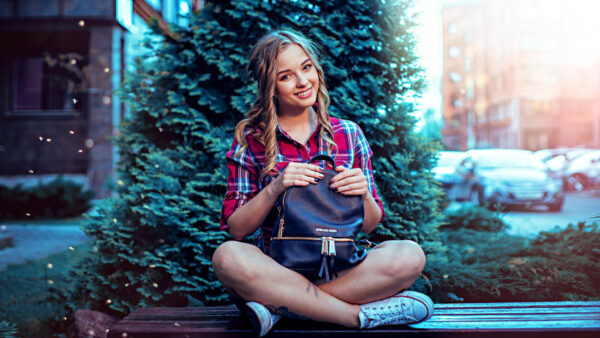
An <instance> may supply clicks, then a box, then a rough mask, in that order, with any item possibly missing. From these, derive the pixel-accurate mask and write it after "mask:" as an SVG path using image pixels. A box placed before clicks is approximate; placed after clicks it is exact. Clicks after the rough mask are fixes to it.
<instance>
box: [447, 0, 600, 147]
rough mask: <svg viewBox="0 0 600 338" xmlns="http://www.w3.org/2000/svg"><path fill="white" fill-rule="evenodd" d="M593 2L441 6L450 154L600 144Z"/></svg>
mask: <svg viewBox="0 0 600 338" xmlns="http://www.w3.org/2000/svg"><path fill="white" fill-rule="evenodd" d="M590 3H591V2H589V1H587V2H586V1H579V0H575V1H568V0H471V1H468V0H466V1H461V2H457V3H452V4H449V5H446V6H444V8H443V9H442V22H443V48H444V55H443V80H442V91H443V108H442V109H443V117H444V128H443V131H442V133H443V137H444V141H445V143H446V145H447V147H448V148H450V149H454V150H466V149H471V148H489V147H498V148H522V149H530V150H537V149H542V148H552V147H559V146H588V147H599V148H600V96H598V93H599V92H600V48H598V47H597V46H595V45H594V44H593V43H591V41H594V35H597V32H598V31H600V24H599V23H598V21H597V20H595V19H594V18H593V13H594V11H591V10H590V9H589V8H587V7H586V5H589V4H590Z"/></svg>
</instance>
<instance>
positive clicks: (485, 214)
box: [440, 206, 508, 232]
mask: <svg viewBox="0 0 600 338" xmlns="http://www.w3.org/2000/svg"><path fill="white" fill-rule="evenodd" d="M444 215H445V222H444V223H443V224H442V225H441V226H440V229H454V230H457V229H473V230H479V231H488V232H498V231H502V230H506V229H507V228H508V227H507V226H506V224H505V223H504V221H503V220H502V218H501V215H500V214H499V213H498V212H495V211H490V210H488V209H487V208H482V207H479V206H462V207H460V208H458V209H455V210H451V211H447V212H445V213H444Z"/></svg>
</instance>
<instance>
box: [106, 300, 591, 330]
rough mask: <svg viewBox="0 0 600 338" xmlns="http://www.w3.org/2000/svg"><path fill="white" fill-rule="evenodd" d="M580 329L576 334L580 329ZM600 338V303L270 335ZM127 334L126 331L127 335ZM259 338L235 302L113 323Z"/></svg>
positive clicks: (459, 307)
mask: <svg viewBox="0 0 600 338" xmlns="http://www.w3.org/2000/svg"><path fill="white" fill-rule="evenodd" d="M574 331H575V332H574ZM568 332H574V333H573V335H574V337H577V338H580V337H590V338H591V337H596V338H597V337H600V302H540V303H471V304H436V306H435V314H434V315H433V317H432V318H431V319H430V320H428V321H426V322H423V323H420V324H416V325H412V326H411V327H407V326H387V327H381V328H376V329H371V330H357V329H349V328H345V327H341V326H338V325H333V324H325V323H317V322H307V321H296V320H286V319H283V320H281V321H280V322H279V323H277V324H276V325H275V327H274V328H273V330H272V331H271V332H270V333H269V335H267V337H312V336H320V337H357V336H369V337H373V336H377V337H407V336H417V337H479V336H483V335H485V336H493V337H526V338H534V337H557V336H560V337H563V336H566V335H568V334H569V333H568ZM124 333H125V334H124ZM252 336H256V335H255V334H254V333H253V331H252V330H251V328H250V325H249V323H248V322H247V320H246V319H245V318H243V317H242V316H240V312H239V311H238V310H237V308H236V307H235V306H213V307H188V308H140V309H137V310H135V311H134V312H133V313H131V314H130V315H128V316H127V317H125V318H124V319H122V320H121V321H119V322H117V323H115V324H113V325H112V326H111V328H110V330H109V332H108V337H109V338H123V337H128V338H131V337H135V338H138V337H181V338H183V337H189V338H192V337H252Z"/></svg>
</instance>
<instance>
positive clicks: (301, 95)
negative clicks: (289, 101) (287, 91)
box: [294, 87, 313, 99]
mask: <svg viewBox="0 0 600 338" xmlns="http://www.w3.org/2000/svg"><path fill="white" fill-rule="evenodd" d="M312 92H313V90H312V87H310V88H308V89H307V90H304V91H301V92H299V93H296V94H294V95H296V96H298V97H299V98H301V99H306V98H309V97H311V96H312Z"/></svg>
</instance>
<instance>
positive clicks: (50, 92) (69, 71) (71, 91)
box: [10, 55, 83, 115]
mask: <svg viewBox="0 0 600 338" xmlns="http://www.w3.org/2000/svg"><path fill="white" fill-rule="evenodd" d="M77 59H78V58H76V57H75V56H74V55H60V56H57V57H52V56H49V55H46V57H42V56H25V57H15V58H14V59H13V62H12V86H11V87H12V95H11V96H12V97H11V99H12V100H11V107H10V111H11V112H10V113H11V114H39V113H44V111H46V112H45V113H49V112H53V113H55V114H60V115H63V114H72V113H73V112H74V111H76V110H81V109H82V105H83V93H82V90H81V81H80V78H79V73H78V72H79V66H78V65H77V63H78V61H77ZM79 59H81V58H79Z"/></svg>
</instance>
